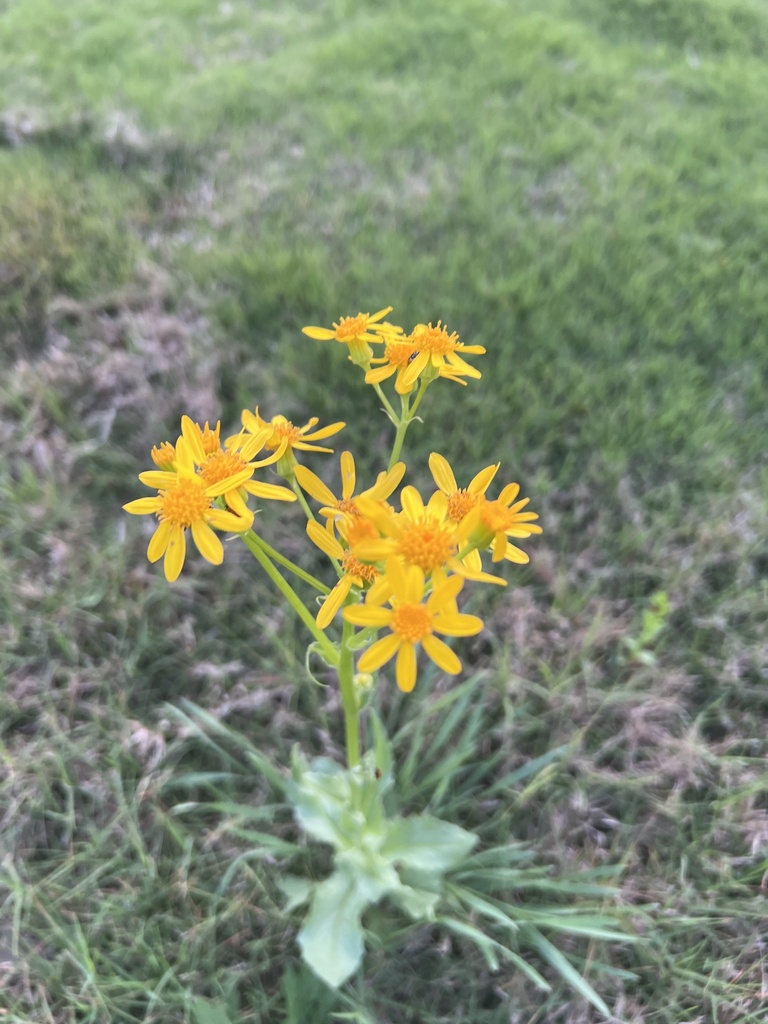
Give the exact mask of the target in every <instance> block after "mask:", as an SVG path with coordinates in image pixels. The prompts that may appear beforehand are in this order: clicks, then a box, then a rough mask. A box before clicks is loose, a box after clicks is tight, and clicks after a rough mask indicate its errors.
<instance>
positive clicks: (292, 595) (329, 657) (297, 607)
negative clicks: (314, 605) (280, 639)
mask: <svg viewBox="0 0 768 1024" xmlns="http://www.w3.org/2000/svg"><path fill="white" fill-rule="evenodd" d="M241 536H242V538H243V543H244V544H245V546H246V547H247V548H248V550H249V551H250V552H251V554H252V555H253V557H254V558H255V559H256V561H257V562H258V563H259V565H260V566H261V567H262V569H263V570H264V572H265V573H266V574H267V576H269V578H270V579H271V580H272V582H273V583H274V584H275V586H276V587H277V589H278V590H279V591H280V593H281V594H282V595H283V597H284V598H285V599H286V600H287V601H288V603H289V604H290V606H291V608H293V610H294V611H295V612H296V614H297V615H298V617H299V618H300V619H301V621H302V622H303V623H304V625H305V626H306V627H307V629H308V630H309V631H310V633H311V634H312V636H313V637H314V638H315V640H317V643H318V645H319V646H320V647H321V648H322V651H323V655H324V657H325V660H326V661H327V662H328V664H329V665H338V664H339V653H338V651H337V650H336V647H335V646H334V645H333V644H332V643H331V641H330V640H329V639H328V637H327V636H326V635H325V633H324V632H323V631H322V629H320V627H319V626H318V624H317V623H316V622H315V620H314V619H313V617H312V615H311V614H310V612H309V610H308V609H307V607H306V606H305V605H304V603H303V602H302V601H301V599H300V598H299V596H298V594H297V593H296V591H295V590H294V589H293V587H292V586H291V585H290V583H288V582H287V581H286V580H284V579H283V577H282V576H281V575H280V573H279V572H278V571H277V569H276V568H275V567H274V565H273V564H272V561H271V559H270V558H269V557H268V555H267V553H266V552H265V551H264V550H263V549H262V548H261V546H260V545H259V543H258V541H257V540H256V535H255V534H254V533H253V531H252V530H249V531H248V532H247V533H244V534H241ZM350 653H351V652H350Z"/></svg>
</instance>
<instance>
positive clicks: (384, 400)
mask: <svg viewBox="0 0 768 1024" xmlns="http://www.w3.org/2000/svg"><path fill="white" fill-rule="evenodd" d="M373 386H374V389H375V391H376V394H377V395H378V396H379V398H380V399H381V403H382V405H383V406H384V411H385V412H386V414H387V416H389V418H390V419H391V420H392V422H393V423H394V424H395V426H397V424H398V423H399V422H400V417H399V416H398V415H397V413H396V412H395V410H394V409H393V408H392V403H391V402H390V401H389V399H388V398H387V396H386V395H385V394H384V392H383V391H382V389H381V384H374V385H373Z"/></svg>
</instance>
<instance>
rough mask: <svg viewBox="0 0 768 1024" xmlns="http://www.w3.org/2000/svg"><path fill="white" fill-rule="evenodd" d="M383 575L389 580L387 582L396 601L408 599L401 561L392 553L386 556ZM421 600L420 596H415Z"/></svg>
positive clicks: (406, 583)
mask: <svg viewBox="0 0 768 1024" xmlns="http://www.w3.org/2000/svg"><path fill="white" fill-rule="evenodd" d="M385 575H386V577H387V579H388V580H389V584H390V586H391V588H392V593H393V594H394V596H395V597H396V598H397V600H398V601H407V600H408V579H407V577H406V574H405V569H404V567H403V563H402V562H401V561H400V559H399V558H396V557H395V556H394V555H390V557H389V558H387V564H386V568H385ZM417 600H421V598H420V597H419V598H417Z"/></svg>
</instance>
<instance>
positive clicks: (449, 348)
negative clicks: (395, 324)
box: [413, 320, 459, 356]
mask: <svg viewBox="0 0 768 1024" xmlns="http://www.w3.org/2000/svg"><path fill="white" fill-rule="evenodd" d="M413 340H414V342H415V344H416V345H417V346H418V350H419V352H429V353H430V354H432V355H438V356H444V355H447V354H448V353H449V352H453V350H454V349H455V348H456V343H457V341H458V340H459V336H458V334H457V333H456V332H455V331H454V332H453V334H449V333H448V331H447V330H446V329H445V327H443V326H441V321H440V320H438V321H437V327H433V326H432V324H427V326H426V327H424V328H422V330H420V331H419V332H418V333H416V332H414V335H413Z"/></svg>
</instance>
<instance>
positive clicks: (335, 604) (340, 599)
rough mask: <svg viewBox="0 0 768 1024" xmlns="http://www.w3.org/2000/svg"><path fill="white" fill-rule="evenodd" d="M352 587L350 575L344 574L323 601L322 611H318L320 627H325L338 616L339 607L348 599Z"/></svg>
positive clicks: (317, 619) (317, 620)
mask: <svg viewBox="0 0 768 1024" xmlns="http://www.w3.org/2000/svg"><path fill="white" fill-rule="evenodd" d="M351 589H352V579H351V577H350V576H342V577H341V579H340V580H339V582H338V583H337V584H336V586H335V587H334V588H333V590H332V591H331V592H330V594H329V595H328V597H326V599H325V600H324V601H323V605H322V607H321V609H320V611H319V612H318V613H317V618H316V619H315V621H316V622H317V624H318V626H319V627H320V629H325V627H326V626H329V625H330V624H331V622H333V620H334V619H335V617H336V613H337V612H338V610H339V608H341V606H342V605H343V604H344V602H345V601H346V599H347V595H348V594H349V592H350V590H351Z"/></svg>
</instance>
